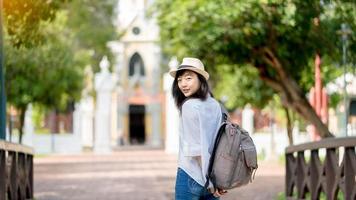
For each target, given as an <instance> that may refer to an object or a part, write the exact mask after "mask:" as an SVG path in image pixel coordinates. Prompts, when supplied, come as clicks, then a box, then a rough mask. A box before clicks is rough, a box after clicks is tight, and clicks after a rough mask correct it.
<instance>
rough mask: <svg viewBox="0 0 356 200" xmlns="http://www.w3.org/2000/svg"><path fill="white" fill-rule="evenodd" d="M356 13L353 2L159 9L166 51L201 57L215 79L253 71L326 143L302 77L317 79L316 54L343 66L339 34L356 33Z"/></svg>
mask: <svg viewBox="0 0 356 200" xmlns="http://www.w3.org/2000/svg"><path fill="white" fill-rule="evenodd" d="M355 9H356V8H355V3H353V2H346V1H345V2H344V1H335V2H327V3H325V2H324V1H318V0H314V1H303V0H292V1H289V0H288V1H287V0H271V1H265V0H249V1H242V0H222V1H214V0H197V1H177V0H176V1H168V0H158V1H157V3H156V12H157V18H158V23H159V25H160V27H161V38H162V46H163V49H164V50H165V52H167V53H168V54H171V55H177V56H178V57H183V56H186V55H193V56H196V57H199V58H202V59H203V60H204V62H205V63H207V68H208V70H209V71H210V72H212V74H215V72H216V71H218V69H217V66H219V65H221V64H226V65H229V66H230V68H236V67H240V66H246V65H249V66H252V67H254V68H255V69H256V70H257V71H258V76H259V78H260V79H261V80H263V81H264V82H265V83H266V84H267V85H268V86H269V87H270V88H272V89H273V90H274V92H276V93H278V94H279V95H280V97H281V99H282V102H283V105H284V106H286V107H289V108H292V109H293V110H294V111H295V112H297V113H299V114H300V115H301V116H302V117H304V118H305V119H306V120H308V121H310V122H311V123H313V124H314V125H315V126H316V127H317V129H318V130H319V132H320V134H321V135H322V136H324V137H326V136H331V134H330V132H329V131H328V130H327V128H326V126H325V125H324V124H323V123H322V122H321V120H320V119H319V118H318V116H317V115H316V114H315V112H314V111H313V109H312V108H311V106H310V104H309V103H308V101H307V100H306V98H305V96H306V93H307V92H308V90H309V89H310V85H311V84H310V81H309V80H312V78H310V79H309V78H307V79H306V78H305V76H308V77H312V76H313V72H312V71H313V69H312V68H313V67H312V64H313V60H314V58H315V55H316V54H320V55H321V56H322V58H323V60H324V61H332V62H334V63H335V62H339V60H340V47H341V44H340V37H339V35H338V29H340V25H341V23H348V25H349V27H350V28H351V29H352V30H353V31H354V32H355V30H356V20H355V15H356V14H355V13H356V10H355ZM355 40H356V36H355V34H353V35H351V37H350V42H349V43H350V44H351V45H349V54H348V57H349V58H350V60H352V61H355V58H356V54H355V51H356V45H355V44H356V43H355ZM324 64H325V63H324ZM213 79H217V77H213ZM222 79H224V78H222ZM252 80H253V79H252ZM238 88H239V84H237V85H236V89H238Z"/></svg>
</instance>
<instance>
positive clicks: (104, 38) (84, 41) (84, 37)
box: [66, 0, 118, 71]
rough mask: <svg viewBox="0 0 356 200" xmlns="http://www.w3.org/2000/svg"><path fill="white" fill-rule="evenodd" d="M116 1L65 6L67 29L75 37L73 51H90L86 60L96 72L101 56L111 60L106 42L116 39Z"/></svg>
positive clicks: (82, 0)
mask: <svg viewBox="0 0 356 200" xmlns="http://www.w3.org/2000/svg"><path fill="white" fill-rule="evenodd" d="M116 3H117V1H116V0H100V1H97V0H72V1H71V3H70V4H68V5H67V6H66V10H67V11H68V18H69V19H70V20H68V27H69V28H70V29H71V30H72V32H73V33H74V36H75V42H74V43H73V44H72V45H73V47H74V48H75V49H86V50H88V51H90V56H91V59H90V60H88V61H89V63H88V64H90V65H91V66H92V67H93V69H94V71H98V69H99V67H98V66H99V62H100V60H101V59H102V58H103V56H105V55H106V56H108V57H109V59H110V58H112V54H111V51H110V49H109V48H108V47H107V42H108V41H111V40H115V39H117V38H118V35H117V32H116V29H115V26H114V16H115V14H116V13H115V6H116Z"/></svg>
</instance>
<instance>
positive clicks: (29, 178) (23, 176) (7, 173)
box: [0, 140, 33, 200]
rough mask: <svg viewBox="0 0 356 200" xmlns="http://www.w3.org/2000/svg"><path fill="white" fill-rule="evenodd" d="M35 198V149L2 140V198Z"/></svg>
mask: <svg viewBox="0 0 356 200" xmlns="http://www.w3.org/2000/svg"><path fill="white" fill-rule="evenodd" d="M23 199H33V150H32V148H30V147H27V146H24V145H19V144H14V143H10V142H5V141H2V140H0V200H23Z"/></svg>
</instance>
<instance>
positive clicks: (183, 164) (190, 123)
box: [178, 95, 222, 186]
mask: <svg viewBox="0 0 356 200" xmlns="http://www.w3.org/2000/svg"><path fill="white" fill-rule="evenodd" d="M221 117H222V114H221V109H220V104H219V103H218V102H217V101H216V100H215V99H214V98H212V97H210V95H209V97H208V98H207V99H206V100H205V101H202V100H200V99H189V100H187V101H186V102H185V103H184V104H183V106H182V113H181V116H180V125H179V155H178V167H179V168H181V169H183V170H184V171H185V172H186V173H187V174H188V175H189V176H190V177H191V178H193V179H194V180H195V181H196V182H198V183H199V184H200V185H202V186H204V185H205V182H206V177H205V176H206V173H207V171H208V166H209V159H210V155H211V152H212V149H213V145H214V141H215V137H216V134H217V132H218V129H219V126H220V124H221ZM195 156H201V165H202V167H200V166H199V163H198V161H197V159H196V158H194V157H195Z"/></svg>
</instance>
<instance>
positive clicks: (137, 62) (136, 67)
mask: <svg viewBox="0 0 356 200" xmlns="http://www.w3.org/2000/svg"><path fill="white" fill-rule="evenodd" d="M132 76H139V77H144V76H145V66H144V64H143V60H142V58H141V56H140V54H138V53H134V54H133V55H132V57H131V59H130V63H129V77H132Z"/></svg>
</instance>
